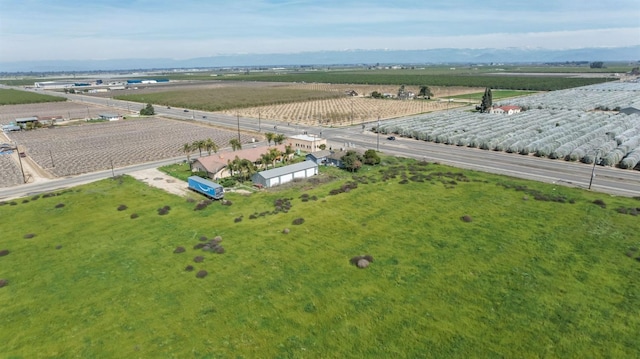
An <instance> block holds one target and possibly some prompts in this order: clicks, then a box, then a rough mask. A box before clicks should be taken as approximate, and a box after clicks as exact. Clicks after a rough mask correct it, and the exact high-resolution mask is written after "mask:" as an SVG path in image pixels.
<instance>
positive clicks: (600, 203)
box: [592, 199, 607, 208]
mask: <svg viewBox="0 0 640 359" xmlns="http://www.w3.org/2000/svg"><path fill="white" fill-rule="evenodd" d="M592 203H593V204H595V205H596V206H600V207H602V208H607V204H606V203H604V201H603V200H601V199H596V200H594V201H593V202H592Z"/></svg>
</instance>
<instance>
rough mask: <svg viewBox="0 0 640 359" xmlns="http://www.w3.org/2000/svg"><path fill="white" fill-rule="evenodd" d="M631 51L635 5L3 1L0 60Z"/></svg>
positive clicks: (449, 0)
mask: <svg viewBox="0 0 640 359" xmlns="http://www.w3.org/2000/svg"><path fill="white" fill-rule="evenodd" d="M634 45H640V2H639V1H637V0H609V1H607V2H605V1H594V0H580V1H574V0H538V1H530V0H527V1H508V0H501V1H496V0H446V1H444V0H443V1H438V0H425V1H416V0H412V1H405V0H388V1H377V0H368V1H360V0H341V1H334V0H323V1H305V0H291V1H287V0H247V1H242V0H235V1H213V0H211V1H203V0H153V1H152V0H126V1H125V0H112V1H107V0H85V1H70V0H0V62H6V61H23V60H35V59H37V60H63V59H79V60H83V59H119V58H171V59H186V58H194V57H206V56H212V55H217V54H237V53H256V54H260V53H292V52H308V51H322V50H346V49H392V50H409V49H434V48H506V47H533V48H538V47H539V48H547V49H573V48H583V47H618V46H634Z"/></svg>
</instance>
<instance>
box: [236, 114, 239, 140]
mask: <svg viewBox="0 0 640 359" xmlns="http://www.w3.org/2000/svg"><path fill="white" fill-rule="evenodd" d="M236 118H237V119H238V143H240V113H238V112H236Z"/></svg>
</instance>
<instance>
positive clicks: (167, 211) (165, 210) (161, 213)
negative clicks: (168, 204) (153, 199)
mask: <svg viewBox="0 0 640 359" xmlns="http://www.w3.org/2000/svg"><path fill="white" fill-rule="evenodd" d="M167 213H169V210H168V209H165V208H164V207H163V208H158V214H159V215H161V216H164V215H165V214H167Z"/></svg>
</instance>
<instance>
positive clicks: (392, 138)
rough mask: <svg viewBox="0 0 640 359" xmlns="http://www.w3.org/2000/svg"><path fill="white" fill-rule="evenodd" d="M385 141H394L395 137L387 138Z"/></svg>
mask: <svg viewBox="0 0 640 359" xmlns="http://www.w3.org/2000/svg"><path fill="white" fill-rule="evenodd" d="M387 140H389V141H395V140H396V136H389V137H387Z"/></svg>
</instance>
